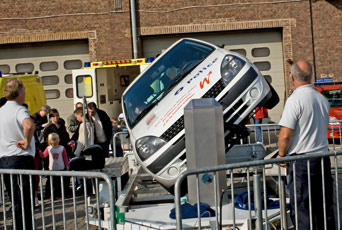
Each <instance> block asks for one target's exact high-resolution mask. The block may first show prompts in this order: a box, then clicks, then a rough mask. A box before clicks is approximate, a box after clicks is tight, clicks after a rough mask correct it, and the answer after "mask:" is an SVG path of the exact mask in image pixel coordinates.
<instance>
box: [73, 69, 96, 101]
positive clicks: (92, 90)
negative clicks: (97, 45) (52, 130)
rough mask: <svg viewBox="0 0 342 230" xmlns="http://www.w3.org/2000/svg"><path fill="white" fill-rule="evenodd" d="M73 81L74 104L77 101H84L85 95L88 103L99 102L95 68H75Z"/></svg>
mask: <svg viewBox="0 0 342 230" xmlns="http://www.w3.org/2000/svg"><path fill="white" fill-rule="evenodd" d="M72 81H73V89H74V92H73V94H74V106H75V105H76V103H77V102H82V100H83V97H84V96H85V97H86V99H87V103H89V102H92V101H93V102H95V103H96V104H97V90H96V75H95V69H82V70H73V71H72Z"/></svg>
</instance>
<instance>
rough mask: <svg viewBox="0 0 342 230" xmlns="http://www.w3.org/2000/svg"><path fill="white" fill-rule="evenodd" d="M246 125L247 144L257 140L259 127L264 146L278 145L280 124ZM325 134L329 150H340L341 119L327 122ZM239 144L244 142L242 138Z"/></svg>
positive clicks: (341, 144) (341, 136)
mask: <svg viewBox="0 0 342 230" xmlns="http://www.w3.org/2000/svg"><path fill="white" fill-rule="evenodd" d="M246 127H247V128H248V129H249V131H250V136H249V137H248V138H247V140H248V141H247V143H248V144H251V143H256V142H257V139H256V133H257V132H256V129H258V128H260V129H261V133H262V143H263V144H264V145H265V146H266V147H278V143H277V142H278V136H279V132H280V126H279V125H278V124H257V125H256V124H249V125H246ZM332 133H333V134H334V135H333V134H332ZM327 135H328V140H329V148H330V150H342V120H341V121H338V122H333V123H329V128H328V134H327ZM329 136H330V137H329ZM333 137H334V138H333ZM241 144H244V143H243V141H242V140H241Z"/></svg>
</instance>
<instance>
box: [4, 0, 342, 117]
mask: <svg viewBox="0 0 342 230" xmlns="http://www.w3.org/2000/svg"><path fill="white" fill-rule="evenodd" d="M131 2H134V7H135V11H134V16H135V18H136V20H135V21H136V26H137V27H136V28H137V30H136V31H137V52H138V54H137V55H138V57H147V56H155V55H156V54H158V53H160V52H162V50H163V49H166V48H167V47H168V46H169V45H170V44H172V43H173V42H174V41H176V40H177V39H179V38H181V37H193V38H199V39H203V40H206V41H209V42H211V43H214V44H217V45H222V46H224V47H225V48H228V49H233V50H236V51H237V52H240V53H243V54H244V55H246V56H247V58H249V59H250V60H251V61H252V62H254V63H255V64H256V65H257V66H258V68H259V69H260V70H261V71H262V73H263V74H264V75H265V76H266V78H269V79H271V80H272V85H273V86H274V87H275V89H276V90H277V92H278V93H279V96H280V97H281V103H280V104H279V105H278V106H277V107H278V108H277V109H275V113H274V120H275V121H276V120H278V118H279V116H280V112H279V111H281V109H282V107H283V105H284V101H285V99H286V97H287V96H288V94H289V93H290V92H291V90H292V86H291V83H290V81H289V80H290V79H289V78H288V72H289V66H288V65H287V64H286V60H287V59H289V58H291V59H294V60H297V59H307V60H309V61H310V62H313V63H314V67H315V77H316V78H321V77H332V78H334V80H342V76H340V74H339V73H340V72H341V70H342V66H341V65H340V63H341V62H342V56H341V53H342V46H340V45H339V43H341V42H342V30H341V28H342V20H340V19H341V17H342V12H341V9H342V3H341V1H338V0H326V1H319V0H316V1H315V0H229V1H217V0H196V1H193V0H187V1H184V0H183V1H181V0H172V1H171V0H155V1H151V0H144V1H139V0H136V1H128V0H110V1H109V0H101V1H97V0H74V1H66V0H59V1H56V0H51V1H42V0H26V1H20V0H19V1H18V0H16V1H14V0H4V1H1V3H0V9H1V12H2V13H1V15H0V71H2V72H3V73H9V72H11V73H13V72H22V71H27V72H29V71H39V74H40V76H41V77H42V81H43V83H44V88H45V90H46V95H47V98H48V103H49V104H50V105H52V106H53V107H57V108H58V109H59V110H62V108H63V111H65V115H66V114H68V113H71V111H72V108H73V107H72V106H73V105H72V85H71V78H70V77H71V75H70V73H71V70H72V69H77V68H81V67H82V65H83V62H85V61H89V60H90V61H96V60H116V59H123V58H133V52H134V50H133V48H134V46H133V42H132V40H135V39H132V26H131V25H132V24H131V22H132V20H131V19H132V16H131V10H130V9H131V4H130V3H131ZM133 19H134V17H133ZM61 102H64V103H65V105H63V107H62V106H61V105H60V103H61ZM65 108H67V109H65ZM276 111H278V112H276ZM62 115H63V112H62Z"/></svg>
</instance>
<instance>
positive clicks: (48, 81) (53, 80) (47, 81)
mask: <svg viewBox="0 0 342 230" xmlns="http://www.w3.org/2000/svg"><path fill="white" fill-rule="evenodd" d="M41 79H42V83H43V85H57V84H58V83H59V77H58V76H57V75H50V76H43V77H42V78H41Z"/></svg>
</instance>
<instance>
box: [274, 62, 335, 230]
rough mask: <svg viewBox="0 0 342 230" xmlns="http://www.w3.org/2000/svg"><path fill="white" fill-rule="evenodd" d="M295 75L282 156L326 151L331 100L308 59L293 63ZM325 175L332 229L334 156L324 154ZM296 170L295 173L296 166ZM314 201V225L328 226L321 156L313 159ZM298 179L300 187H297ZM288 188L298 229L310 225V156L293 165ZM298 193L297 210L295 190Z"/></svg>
mask: <svg viewBox="0 0 342 230" xmlns="http://www.w3.org/2000/svg"><path fill="white" fill-rule="evenodd" d="M290 76H291V79H292V81H293V85H294V88H295V91H294V92H293V93H292V95H291V96H290V97H289V98H288V99H287V101H286V104H285V108H284V111H283V115H282V117H281V119H280V122H279V125H280V126H281V130H280V133H279V138H278V147H279V153H278V158H281V157H284V156H286V155H297V154H310V153H325V152H327V151H328V139H327V130H328V123H329V109H330V106H329V103H328V101H327V100H326V99H325V97H324V96H323V95H321V94H320V93H318V92H317V91H316V90H315V89H313V87H312V85H311V79H312V67H311V65H310V64H309V63H308V62H306V61H298V62H296V63H294V64H292V66H291V74H290ZM323 162H324V176H325V195H326V197H325V203H326V211H327V226H328V229H335V221H334V210H333V201H332V197H333V188H332V186H333V185H332V177H331V172H330V158H329V157H325V158H323ZM294 165H295V169H296V171H295V172H296V173H295V174H294V173H293V171H294V167H293V166H294ZM310 173H311V200H312V201H313V202H312V203H311V205H312V223H313V226H312V227H313V229H324V216H323V194H322V169H321V159H317V158H316V159H313V160H310ZM294 181H296V189H295V190H294ZM288 189H289V192H290V201H291V208H290V212H291V219H292V222H293V223H294V224H295V223H296V222H295V220H296V219H295V216H297V217H298V226H297V229H300V230H305V229H310V214H309V213H310V212H309V210H310V204H309V185H308V169H307V160H300V161H296V164H293V163H291V164H290V167H289V181H288ZM295 193H296V195H297V213H296V212H295V200H294V194H295Z"/></svg>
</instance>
